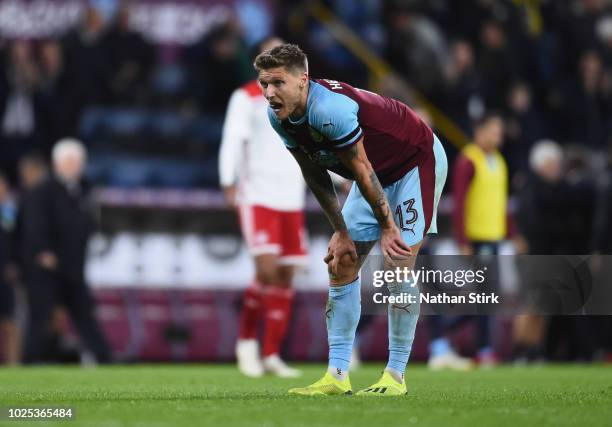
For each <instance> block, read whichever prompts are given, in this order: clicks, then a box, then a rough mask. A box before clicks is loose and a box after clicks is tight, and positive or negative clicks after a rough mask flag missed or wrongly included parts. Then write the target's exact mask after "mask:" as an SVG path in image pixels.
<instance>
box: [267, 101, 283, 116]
mask: <svg viewBox="0 0 612 427" xmlns="http://www.w3.org/2000/svg"><path fill="white" fill-rule="evenodd" d="M270 108H272V111H274V112H275V113H278V112H279V111H280V110H282V109H283V104H281V103H280V102H274V101H270Z"/></svg>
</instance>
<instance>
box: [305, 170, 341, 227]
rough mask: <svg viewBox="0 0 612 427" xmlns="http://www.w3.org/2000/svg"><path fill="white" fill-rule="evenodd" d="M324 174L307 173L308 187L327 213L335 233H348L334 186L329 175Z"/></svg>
mask: <svg viewBox="0 0 612 427" xmlns="http://www.w3.org/2000/svg"><path fill="white" fill-rule="evenodd" d="M321 172H322V173H320V174H319V173H305V174H304V178H305V179H306V183H307V184H308V187H309V188H310V190H311V191H312V192H313V194H314V195H315V197H316V198H317V200H318V202H319V204H320V205H321V208H322V209H323V211H324V212H325V215H326V216H327V219H328V220H329V222H330V224H331V225H332V227H333V228H334V230H335V231H346V224H345V222H344V218H343V217H342V211H341V210H340V204H339V203H338V197H337V196H336V191H335V190H334V185H333V183H332V182H331V178H330V177H329V175H328V174H327V173H326V172H324V171H321Z"/></svg>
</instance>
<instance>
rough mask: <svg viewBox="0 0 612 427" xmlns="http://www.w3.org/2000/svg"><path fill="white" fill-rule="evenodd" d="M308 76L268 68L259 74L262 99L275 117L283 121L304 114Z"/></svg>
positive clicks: (296, 72)
mask: <svg viewBox="0 0 612 427" xmlns="http://www.w3.org/2000/svg"><path fill="white" fill-rule="evenodd" d="M307 81H308V75H307V74H306V73H305V72H303V73H300V72H298V71H295V72H293V71H289V70H287V69H286V68H285V67H278V68H270V69H269V70H261V71H260V72H259V84H260V85H261V88H262V90H263V94H264V97H265V98H266V99H267V100H268V102H269V103H270V107H271V108H272V111H274V114H276V117H278V118H279V119H280V120H284V119H286V118H287V117H289V116H292V117H294V118H299V117H301V116H302V115H303V114H304V113H305V112H306V105H302V104H304V103H305V97H304V96H303V95H304V91H305V87H306V83H307Z"/></svg>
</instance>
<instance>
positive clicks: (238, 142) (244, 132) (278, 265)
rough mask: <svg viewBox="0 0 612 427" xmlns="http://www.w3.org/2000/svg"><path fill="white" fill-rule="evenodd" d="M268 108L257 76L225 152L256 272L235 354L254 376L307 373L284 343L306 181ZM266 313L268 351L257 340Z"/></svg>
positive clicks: (302, 254)
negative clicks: (287, 358)
mask: <svg viewBox="0 0 612 427" xmlns="http://www.w3.org/2000/svg"><path fill="white" fill-rule="evenodd" d="M281 43H282V41H281V40H279V39H277V38H269V39H267V40H264V41H263V42H261V43H260V50H259V51H258V52H257V53H259V52H261V51H263V50H265V49H269V48H272V47H274V46H277V45H280V44H281ZM266 111H267V102H266V100H265V99H264V97H263V94H262V92H261V88H260V87H259V85H258V84H257V82H256V81H255V80H253V81H252V82H250V83H247V84H246V85H244V86H242V87H241V88H239V89H237V90H236V91H235V92H234V93H233V94H232V97H231V99H230V102H229V106H228V108H227V114H226V117H225V123H224V126H223V140H222V141H221V151H220V153H219V171H220V175H221V176H220V181H221V186H222V187H223V190H224V193H225V197H226V200H227V202H228V203H229V204H230V205H231V206H233V207H235V208H237V209H238V212H239V216H240V225H241V228H242V234H243V235H244V238H245V240H246V243H247V246H248V247H249V251H250V252H251V255H252V256H253V259H254V261H255V270H256V272H255V276H256V277H255V280H254V281H253V283H251V285H250V286H249V287H248V288H247V289H246V291H245V293H244V297H243V307H242V312H241V315H240V326H239V331H238V335H239V336H238V342H237V343H236V358H237V359H238V368H239V369H240V371H241V372H242V373H243V374H245V375H247V376H250V377H260V376H262V375H263V374H264V373H269V374H274V375H277V376H280V377H296V376H299V375H300V371H298V370H296V369H292V368H290V367H288V366H287V365H286V364H285V362H284V361H283V360H282V359H281V358H280V357H279V349H280V346H281V343H282V341H283V339H284V338H285V335H286V332H287V327H288V325H289V321H290V319H291V305H292V302H293V290H292V289H291V281H292V279H293V274H294V270H295V268H296V266H298V265H300V264H303V263H305V262H306V260H307V259H306V249H305V242H304V238H305V227H304V213H303V210H304V192H305V186H304V180H303V179H302V177H301V175H300V170H299V168H298V167H297V165H296V164H295V162H293V160H292V159H291V156H290V155H289V154H288V153H287V150H285V149H284V148H283V146H282V143H281V141H279V138H278V136H277V135H276V133H275V132H274V130H273V129H272V128H271V127H270V124H269V123H268V119H267V113H266ZM272 165H274V166H272ZM262 318H263V319H262ZM260 319H262V320H263V348H262V349H261V356H262V357H260V349H259V341H258V340H257V332H258V329H259V320H260Z"/></svg>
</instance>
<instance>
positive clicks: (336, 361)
mask: <svg viewBox="0 0 612 427" xmlns="http://www.w3.org/2000/svg"><path fill="white" fill-rule="evenodd" d="M342 214H343V216H344V219H345V222H346V224H347V226H348V228H349V232H350V234H351V237H352V238H353V240H354V241H355V246H356V249H357V255H358V260H357V261H356V262H355V261H353V260H351V259H350V258H349V257H345V259H343V260H342V261H341V262H340V268H339V271H338V274H336V275H335V276H333V277H332V275H331V274H330V287H329V295H328V299H327V306H326V309H325V317H326V325H327V340H328V344H329V363H328V370H327V372H326V374H325V375H324V376H323V378H322V379H321V380H319V381H317V382H315V383H314V384H312V385H310V386H307V387H303V388H296V389H291V390H289V393H292V394H302V395H328V394H352V387H351V383H350V380H349V376H348V368H349V364H350V360H351V353H352V347H353V342H354V340H355V331H356V329H357V324H358V323H359V317H360V315H361V289H360V280H359V269H360V268H361V265H362V264H363V262H364V261H365V259H366V257H367V255H368V254H369V252H370V250H371V249H372V247H373V246H374V244H375V242H376V240H377V239H378V237H377V235H378V234H379V232H378V229H377V227H378V224H377V222H376V219H375V218H374V215H373V214H372V210H371V209H370V207H369V205H368V203H367V201H366V200H365V199H364V198H363V197H362V196H361V194H360V192H359V190H358V189H357V187H356V185H353V188H352V189H351V192H350V193H349V196H348V198H347V200H346V202H345V204H344V207H343V209H342Z"/></svg>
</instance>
